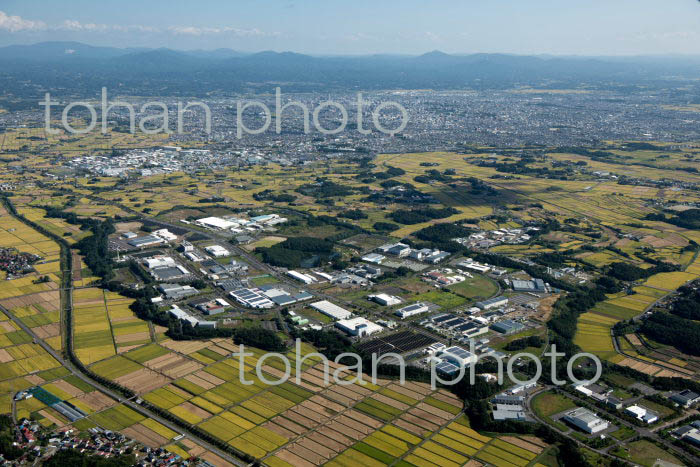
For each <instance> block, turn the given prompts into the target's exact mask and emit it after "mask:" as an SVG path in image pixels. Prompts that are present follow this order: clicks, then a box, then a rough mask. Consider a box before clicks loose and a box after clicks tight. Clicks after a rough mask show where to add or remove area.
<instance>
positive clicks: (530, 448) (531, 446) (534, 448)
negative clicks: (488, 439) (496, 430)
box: [500, 436, 544, 454]
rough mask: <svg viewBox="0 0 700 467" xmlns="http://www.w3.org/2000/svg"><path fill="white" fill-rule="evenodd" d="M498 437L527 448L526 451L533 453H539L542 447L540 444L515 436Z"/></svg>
mask: <svg viewBox="0 0 700 467" xmlns="http://www.w3.org/2000/svg"><path fill="white" fill-rule="evenodd" d="M500 439H502V440H503V441H505V442H507V443H510V444H513V445H515V446H518V447H520V448H523V449H527V450H528V451H530V452H534V453H535V454H539V453H541V452H542V451H543V449H544V448H543V447H542V446H538V445H536V444H532V443H530V442H528V441H525V440H523V439H520V438H516V437H515V436H501V437H500Z"/></svg>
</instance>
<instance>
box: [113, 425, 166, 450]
mask: <svg viewBox="0 0 700 467" xmlns="http://www.w3.org/2000/svg"><path fill="white" fill-rule="evenodd" d="M122 433H123V434H124V435H126V436H128V437H129V438H132V439H135V440H136V441H139V442H141V443H143V444H145V445H146V446H148V447H149V448H157V447H160V446H163V445H164V444H165V443H167V442H168V440H167V439H165V438H164V437H162V436H161V435H159V434H158V433H156V432H155V431H153V430H151V429H149V428H146V427H145V426H143V425H133V426H130V427H129V428H125V429H123V430H122Z"/></svg>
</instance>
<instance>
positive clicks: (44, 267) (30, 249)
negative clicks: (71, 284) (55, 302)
mask: <svg viewBox="0 0 700 467" xmlns="http://www.w3.org/2000/svg"><path fill="white" fill-rule="evenodd" d="M0 247H1V248H15V249H16V250H17V251H19V252H22V253H30V254H34V255H37V256H39V257H40V258H41V259H40V260H39V261H38V262H37V263H36V264H35V265H34V268H35V270H36V272H35V273H31V274H28V275H25V276H23V277H21V278H18V279H14V280H9V281H8V280H3V279H5V273H4V272H0V300H1V299H5V298H11V297H18V296H21V295H27V294H33V293H38V292H46V291H50V290H56V289H57V288H58V283H59V279H58V276H57V274H58V273H60V269H61V266H60V262H59V255H60V247H59V246H58V245H57V244H56V243H55V242H53V241H52V240H50V239H49V238H47V237H45V236H44V235H42V234H40V233H39V232H37V231H35V230H34V229H32V228H31V227H29V226H27V225H26V224H23V223H22V222H20V221H19V220H17V219H15V218H14V217H12V216H11V215H10V214H9V213H8V212H7V211H6V210H5V208H4V207H2V206H0ZM39 276H48V277H49V279H50V280H49V282H45V283H41V284H39V283H37V284H35V283H34V281H36V280H37V279H38V278H39Z"/></svg>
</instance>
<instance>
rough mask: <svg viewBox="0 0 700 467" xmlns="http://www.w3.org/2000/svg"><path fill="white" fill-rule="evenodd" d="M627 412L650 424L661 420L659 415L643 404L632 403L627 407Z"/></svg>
mask: <svg viewBox="0 0 700 467" xmlns="http://www.w3.org/2000/svg"><path fill="white" fill-rule="evenodd" d="M625 413H626V414H627V415H630V416H632V417H634V418H636V419H637V420H640V421H642V422H644V423H647V424H650V423H654V422H656V421H658V420H659V416H658V415H657V414H655V413H654V412H652V411H651V410H649V409H647V408H646V407H642V406H641V405H630V406H629V407H627V408H626V409H625Z"/></svg>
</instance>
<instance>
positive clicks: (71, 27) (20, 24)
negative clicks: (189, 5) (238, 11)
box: [0, 11, 280, 37]
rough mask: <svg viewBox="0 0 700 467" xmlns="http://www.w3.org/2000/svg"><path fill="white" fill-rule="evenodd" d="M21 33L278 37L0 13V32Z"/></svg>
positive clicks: (256, 32)
mask: <svg viewBox="0 0 700 467" xmlns="http://www.w3.org/2000/svg"><path fill="white" fill-rule="evenodd" d="M2 30H4V31H9V32H22V31H38V30H51V31H69V32H88V33H107V32H122V33H128V32H140V33H163V32H169V33H171V34H176V35H183V36H205V35H221V34H226V35H232V36H235V37H271V36H278V35H279V34H280V33H277V32H265V31H261V30H260V29H257V28H253V29H241V28H234V27H228V26H227V27H198V26H171V27H169V28H166V29H160V28H157V27H153V26H144V25H139V24H132V25H120V24H100V23H82V22H80V21H76V20H72V19H67V20H65V21H63V22H62V23H58V24H52V25H47V24H46V23H44V22H43V21H31V20H27V19H23V18H21V17H19V16H9V15H7V14H6V13H5V12H3V11H0V31H2Z"/></svg>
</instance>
